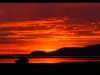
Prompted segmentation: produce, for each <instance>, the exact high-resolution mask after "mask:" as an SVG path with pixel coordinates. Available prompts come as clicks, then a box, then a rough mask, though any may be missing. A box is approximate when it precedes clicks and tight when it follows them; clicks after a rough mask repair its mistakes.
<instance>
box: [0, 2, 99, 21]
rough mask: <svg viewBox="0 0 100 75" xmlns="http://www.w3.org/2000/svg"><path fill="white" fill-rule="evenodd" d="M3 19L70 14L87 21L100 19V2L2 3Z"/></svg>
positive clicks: (12, 19) (1, 16) (0, 18)
mask: <svg viewBox="0 0 100 75" xmlns="http://www.w3.org/2000/svg"><path fill="white" fill-rule="evenodd" d="M0 12H3V13H2V14H1V15H0V20H1V21H20V20H35V19H41V18H48V17H62V16H69V17H72V18H79V19H82V20H86V21H98V20H99V19H100V17H99V16H100V15H99V13H100V3H0Z"/></svg>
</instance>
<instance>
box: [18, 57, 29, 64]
mask: <svg viewBox="0 0 100 75" xmlns="http://www.w3.org/2000/svg"><path fill="white" fill-rule="evenodd" d="M27 63H28V59H27V58H24V57H22V58H19V59H18V60H17V61H16V64H27Z"/></svg>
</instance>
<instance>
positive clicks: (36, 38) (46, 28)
mask: <svg viewBox="0 0 100 75" xmlns="http://www.w3.org/2000/svg"><path fill="white" fill-rule="evenodd" d="M99 39H100V3H0V54H23V53H30V52H32V51H36V50H42V51H46V52H49V51H53V50H56V49H59V48H62V47H84V46H87V45H92V44H99V43H100V40H99Z"/></svg>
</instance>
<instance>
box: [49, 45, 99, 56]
mask: <svg viewBox="0 0 100 75" xmlns="http://www.w3.org/2000/svg"><path fill="white" fill-rule="evenodd" d="M50 55H51V56H86V57H88V56H89V57H92V56H100V44H97V45H90V46H86V47H83V48H67V47H64V48H60V49H58V50H56V51H53V52H50Z"/></svg>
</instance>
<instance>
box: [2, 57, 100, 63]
mask: <svg viewBox="0 0 100 75" xmlns="http://www.w3.org/2000/svg"><path fill="white" fill-rule="evenodd" d="M28 59H29V63H51V64H53V63H79V62H100V59H95V58H94V59H93V58H28ZM16 60H18V58H3V59H0V63H15V61H16Z"/></svg>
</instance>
